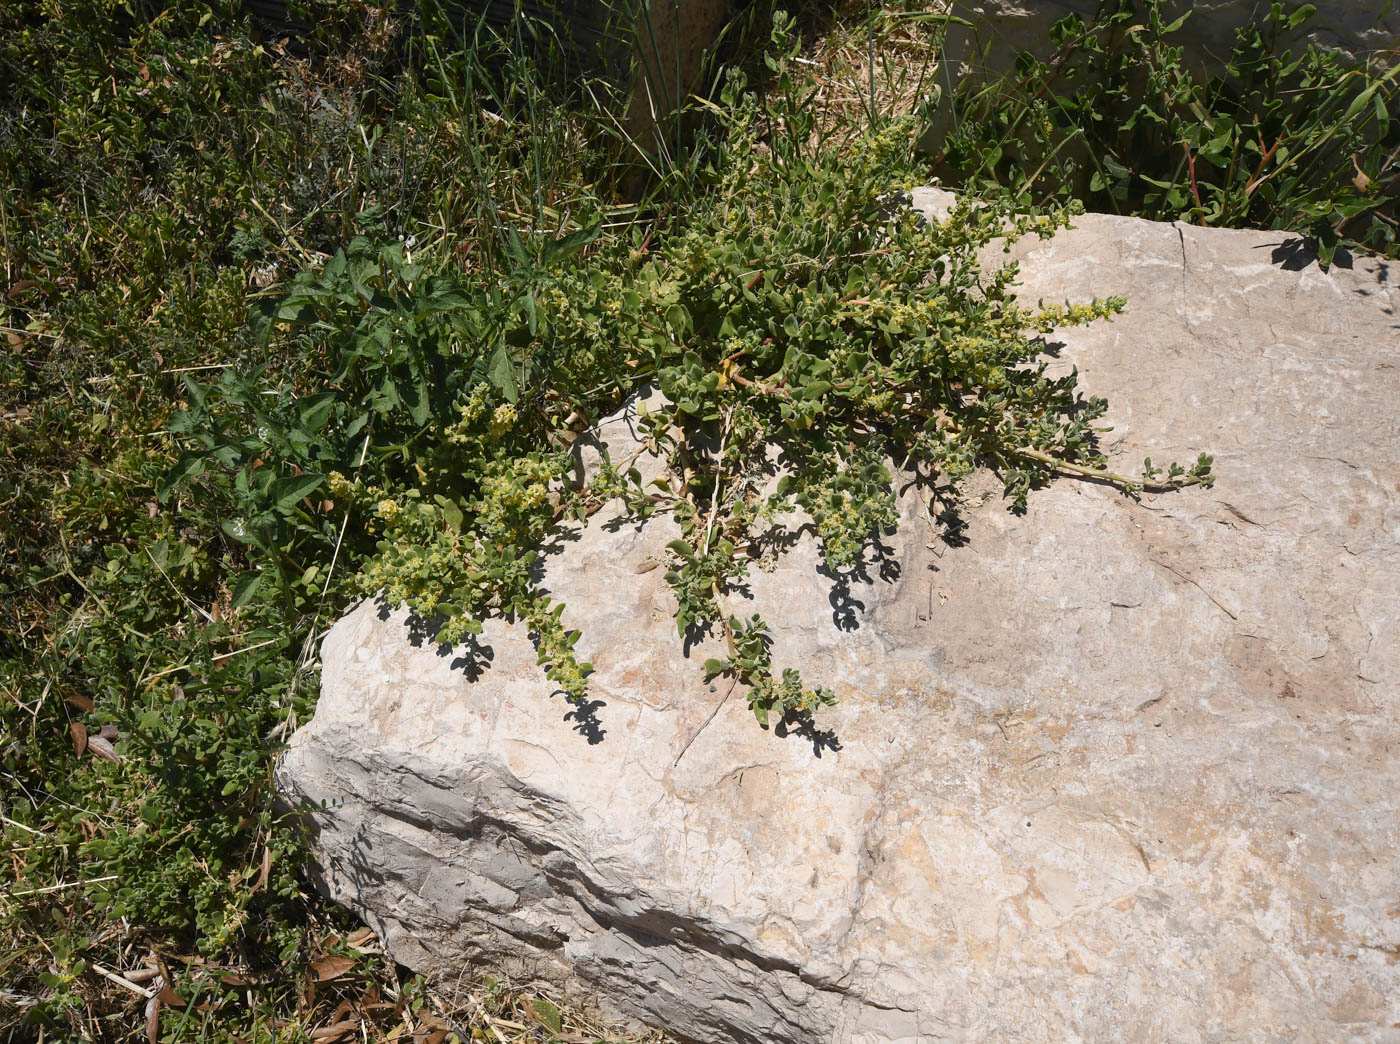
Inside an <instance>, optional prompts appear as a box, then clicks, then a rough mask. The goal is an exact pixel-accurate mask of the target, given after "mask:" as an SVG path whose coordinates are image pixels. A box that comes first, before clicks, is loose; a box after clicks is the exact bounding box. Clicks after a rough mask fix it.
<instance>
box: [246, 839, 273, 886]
mask: <svg viewBox="0 0 1400 1044" xmlns="http://www.w3.org/2000/svg"><path fill="white" fill-rule="evenodd" d="M271 871H272V849H271V847H269V846H267V845H264V846H263V854H262V866H261V867H260V868H259V871H258V879H257V880H256V881H254V882H253V887H252V888H251V889H250V890H249V894H250V895H251V894H252V893H253V892H256V891H257V890H258V889H259V888H261V887H262V886H263V885H265V884H267V875H268V874H269V873H271Z"/></svg>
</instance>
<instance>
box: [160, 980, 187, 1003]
mask: <svg viewBox="0 0 1400 1044" xmlns="http://www.w3.org/2000/svg"><path fill="white" fill-rule="evenodd" d="M156 1000H158V1001H160V1002H161V1003H162V1004H164V1005H166V1006H167V1007H171V1008H183V1007H184V1006H185V1000H184V998H183V997H181V996H180V995H179V994H178V993H176V992H175V988H174V987H173V986H171V985H170V984H169V983H166V985H165V987H164V988H163V989H162V990H161V991H160V992H159V993H157V994H156Z"/></svg>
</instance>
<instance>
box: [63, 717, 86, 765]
mask: <svg viewBox="0 0 1400 1044" xmlns="http://www.w3.org/2000/svg"><path fill="white" fill-rule="evenodd" d="M68 733H69V735H71V736H72V737H73V753H74V754H76V755H78V757H80V758H81V757H82V756H83V751H85V750H87V745H88V734H87V726H86V725H84V724H83V723H82V722H81V721H70V722H69V723H68Z"/></svg>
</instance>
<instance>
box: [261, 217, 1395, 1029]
mask: <svg viewBox="0 0 1400 1044" xmlns="http://www.w3.org/2000/svg"><path fill="white" fill-rule="evenodd" d="M920 198H921V200H922V199H923V197H920ZM1016 249H1017V253H1018V255H1019V256H1022V257H1023V258H1024V262H1025V267H1024V270H1023V274H1024V280H1025V290H1024V293H1023V296H1024V297H1026V298H1029V299H1031V300H1034V299H1036V298H1037V297H1044V298H1046V299H1048V300H1055V301H1059V300H1063V299H1065V298H1069V299H1072V300H1082V299H1085V298H1087V297H1089V296H1092V295H1094V294H1098V295H1107V294H1120V293H1121V294H1124V295H1126V296H1127V298H1128V300H1129V305H1128V309H1127V311H1126V313H1125V314H1124V315H1123V316H1121V317H1120V318H1119V319H1118V320H1116V321H1115V322H1113V323H1111V324H1110V323H1103V324H1098V325H1095V326H1093V327H1090V328H1087V329H1076V330H1070V331H1066V332H1065V333H1064V334H1063V336H1062V340H1063V342H1064V343H1063V346H1062V347H1061V348H1060V349H1059V354H1060V359H1059V365H1063V366H1065V367H1068V366H1069V365H1071V364H1074V365H1077V366H1078V367H1079V369H1080V372H1081V374H1082V384H1083V387H1084V390H1085V392H1086V393H1088V394H1102V395H1105V396H1107V397H1108V398H1109V399H1110V402H1111V403H1112V409H1111V414H1110V421H1111V423H1113V424H1114V426H1115V427H1114V431H1113V432H1112V433H1111V435H1109V436H1107V439H1109V440H1111V441H1109V442H1108V443H1106V448H1107V449H1108V450H1109V452H1110V456H1111V458H1112V460H1113V461H1114V462H1115V463H1117V464H1120V466H1121V467H1122V468H1123V469H1129V468H1133V467H1135V466H1137V465H1138V464H1140V462H1141V460H1142V458H1143V457H1144V456H1148V455H1150V456H1151V457H1152V458H1153V459H1154V461H1157V462H1158V463H1164V462H1166V461H1168V460H1170V459H1173V458H1176V459H1188V460H1189V459H1193V458H1194V456H1195V453H1196V452H1197V451H1198V450H1200V449H1206V450H1210V451H1213V452H1214V454H1215V457H1216V462H1217V466H1216V470H1217V474H1218V476H1219V479H1218V483H1217V485H1216V486H1215V487H1214V488H1213V489H1211V490H1191V491H1185V492H1178V493H1172V494H1166V495H1161V496H1147V497H1144V498H1143V499H1142V501H1141V502H1134V501H1132V500H1131V499H1128V498H1126V497H1124V496H1122V495H1120V494H1119V493H1117V492H1115V491H1114V490H1112V489H1108V488H1104V487H1101V486H1097V485H1094V484H1092V483H1087V482H1082V481H1075V480H1072V479H1065V480H1062V481H1059V482H1057V483H1055V484H1053V485H1052V486H1051V487H1049V488H1047V489H1045V490H1043V491H1041V492H1038V493H1035V494H1033V495H1032V497H1031V500H1030V506H1029V510H1028V512H1027V513H1026V514H1025V515H1024V516H1023V517H1017V516H1014V515H1012V514H1010V513H1009V512H1008V510H1007V507H1006V503H1005V502H1004V501H1003V500H1002V499H1001V498H1000V496H999V495H998V492H997V491H998V489H999V487H998V485H997V483H996V482H995V480H994V479H993V478H992V477H990V476H985V477H984V478H983V479H982V480H981V482H980V485H979V484H977V483H974V485H973V488H972V489H971V490H970V493H969V496H968V498H967V499H966V501H965V502H964V504H963V505H962V508H961V524H960V525H958V526H957V527H956V533H957V535H958V537H959V538H960V539H957V540H955V541H953V544H952V545H950V544H948V543H946V542H945V541H944V540H942V539H941V538H940V537H939V534H941V533H943V532H946V528H945V526H944V525H943V524H941V523H936V522H935V521H934V520H931V519H930V517H929V515H928V514H927V512H926V505H925V503H924V502H923V501H922V500H920V499H919V498H918V497H917V496H914V495H912V494H910V495H907V496H906V498H905V500H904V520H903V523H902V525H901V526H900V528H899V530H898V532H897V534H895V535H894V536H892V537H887V538H886V539H885V541H884V542H885V544H886V546H887V547H888V549H889V550H888V552H887V554H886V555H884V556H883V558H882V559H880V560H879V561H872V563H871V565H870V568H869V569H868V570H867V575H865V576H863V577H858V578H856V579H854V580H852V581H851V582H850V583H849V584H836V583H834V582H833V581H832V580H831V579H829V578H828V577H826V576H824V575H822V574H821V573H820V572H819V570H818V562H819V559H818V554H817V549H816V548H815V547H814V546H813V545H812V543H811V541H810V540H806V539H804V540H803V541H801V542H800V543H799V544H798V546H797V547H796V549H795V550H794V551H793V552H792V553H791V554H790V555H789V556H787V557H786V558H785V559H783V560H782V561H781V562H780V564H779V565H778V567H777V569H776V571H774V572H772V573H764V572H759V571H755V573H754V575H753V578H752V583H751V585H750V590H749V595H750V597H751V603H752V606H754V607H756V608H757V609H759V610H760V611H761V612H762V613H763V614H764V616H765V618H766V619H767V620H768V621H769V622H770V623H771V624H772V625H773V626H774V630H775V638H776V645H775V655H774V662H775V664H777V665H778V666H780V667H781V666H786V665H797V666H800V667H801V668H802V670H803V671H804V673H805V675H806V677H807V678H808V679H810V680H812V681H816V682H822V683H825V684H828V685H830V686H832V687H833V688H835V689H836V691H837V693H838V695H839V696H840V698H841V701H842V702H841V704H840V706H839V707H838V708H836V709H835V710H834V711H832V712H827V713H824V714H823V715H822V716H821V718H820V725H821V726H822V727H823V728H826V729H830V730H832V732H833V733H834V734H835V736H836V737H837V738H838V741H837V743H827V742H823V741H822V740H821V738H820V737H817V738H816V740H815V741H814V739H813V737H805V738H804V737H801V736H796V735H788V736H786V737H782V736H779V735H777V734H775V732H771V731H768V732H765V731H763V730H761V729H760V728H758V726H757V725H756V724H755V722H754V721H753V719H752V717H751V715H750V714H749V712H748V710H747V708H746V707H745V705H744V702H743V700H742V698H741V697H740V696H739V695H738V694H737V693H730V692H729V691H728V683H727V682H726V683H724V684H720V685H718V686H717V687H715V688H711V687H710V686H709V685H707V684H705V683H704V682H703V680H702V678H701V670H700V662H701V660H702V659H703V657H704V656H705V655H707V651H706V650H705V649H703V648H702V649H696V650H692V652H691V657H690V659H688V660H687V659H685V658H683V657H682V655H681V649H680V646H679V643H678V642H677V639H676V637H675V631H674V627H673V624H672V620H671V613H672V609H673V608H674V603H673V602H672V599H671V596H670V594H669V592H668V590H667V587H666V584H665V582H664V579H663V574H664V573H665V569H664V568H654V567H653V565H652V564H653V563H656V562H659V561H662V560H663V559H664V556H665V550H664V548H665V544H666V542H667V540H669V539H671V538H672V536H673V535H674V532H673V530H672V529H671V525H670V523H668V522H666V521H657V522H653V523H651V524H649V525H647V526H645V527H640V528H639V527H637V526H635V525H633V524H630V523H627V522H625V521H622V520H619V519H617V518H616V517H612V516H608V515H605V514H600V515H598V516H595V517H594V518H593V519H592V520H591V522H590V524H589V525H588V527H587V528H586V529H584V530H582V531H581V532H576V533H571V534H565V535H564V536H561V538H560V539H559V541H558V542H557V546H556V547H555V548H553V551H554V553H553V554H552V555H550V556H549V558H548V566H547V575H546V584H547V586H548V587H549V588H550V589H551V590H552V591H554V592H555V593H556V594H557V595H558V596H559V597H560V598H562V599H563V600H564V601H565V602H567V604H568V607H569V608H568V610H567V612H566V614H565V620H566V622H567V623H569V624H571V625H572V626H576V627H579V628H581V629H582V631H583V634H584V637H583V639H582V641H581V643H580V650H581V651H582V653H583V654H584V656H585V657H586V658H588V659H591V660H592V661H593V663H594V664H595V665H596V667H597V673H596V674H595V675H594V678H593V691H594V693H595V694H596V698H597V701H598V702H597V705H596V706H594V707H592V708H591V709H590V713H588V714H583V715H580V714H577V713H571V712H570V708H569V707H568V706H567V705H566V704H565V703H564V702H563V701H562V699H561V698H560V697H558V696H552V695H551V686H550V685H549V684H548V683H547V682H546V681H545V679H544V677H543V674H542V673H541V671H540V669H539V668H537V667H536V666H535V662H534V660H535V656H534V650H533V648H532V647H531V645H530V643H529V641H528V640H527V638H526V636H525V635H524V634H522V633H520V630H519V629H518V628H512V627H509V626H507V625H505V624H502V623H500V622H493V623H488V625H487V627H486V630H485V633H484V635H483V636H482V638H481V643H480V646H479V647H478V648H475V649H463V648H458V649H456V650H452V651H451V652H447V651H444V650H441V649H439V648H436V647H434V646H433V644H432V643H431V642H425V641H424V640H423V639H422V638H421V636H416V637H415V636H414V635H412V634H411V632H410V631H409V629H407V628H406V627H405V622H404V618H403V617H402V615H400V614H397V613H394V614H387V613H385V612H383V611H381V609H380V608H379V607H378V606H376V605H375V604H373V603H367V604H364V605H362V606H360V607H359V608H358V609H356V610H354V611H353V612H351V613H350V614H349V615H347V616H346V617H345V618H344V619H343V620H341V621H340V622H339V623H338V624H337V625H336V626H335V627H334V629H333V630H332V631H331V633H330V635H329V636H328V637H327V638H326V640H325V643H324V646H323V649H322V660H323V664H324V667H323V681H322V695H321V699H320V703H319V706H318V708H317V711H316V715H315V717H314V719H313V720H312V721H311V722H310V724H308V725H307V726H305V727H304V728H303V729H301V730H300V731H299V732H298V733H297V734H296V735H295V737H294V738H293V740H292V742H291V747H290V749H289V750H288V752H287V753H286V755H285V756H284V758H283V760H282V761H281V764H280V767H279V772H278V776H279V780H280V784H281V786H282V788H283V790H284V792H285V793H286V795H287V796H288V797H289V798H291V799H294V800H301V801H306V802H308V803H310V805H311V806H313V808H312V811H311V812H310V814H309V818H310V820H311V822H312V823H313V824H314V828H315V849H314V850H315V857H316V861H317V865H318V867H319V873H320V874H321V875H322V878H323V881H324V886H325V887H326V889H327V890H328V891H329V893H330V894H331V895H332V896H334V897H335V898H337V899H338V900H340V901H342V902H345V903H347V904H349V905H350V906H352V907H353V908H354V909H355V910H357V911H359V912H360V913H361V914H362V915H363V916H364V917H365V918H366V919H367V920H368V922H369V923H370V924H371V925H373V926H374V927H375V928H376V930H377V931H378V932H379V933H380V935H381V936H382V938H383V939H384V940H385V943H386V944H387V947H388V949H389V951H390V952H391V953H392V954H393V955H394V956H395V957H396V958H397V959H398V960H400V961H402V962H403V963H405V964H407V965H409V966H410V967H413V968H416V969H420V970H423V971H425V972H430V973H435V974H439V975H446V976H450V977H453V978H455V977H456V976H457V975H458V974H459V973H460V971H461V969H462V968H463V966H464V965H465V964H467V963H468V962H485V963H486V965H487V966H488V967H489V968H491V969H493V970H496V971H497V973H499V972H500V970H502V969H504V970H505V971H507V972H509V973H510V974H513V975H516V976H521V977H530V976H535V977H538V978H540V979H543V980H546V981H548V982H551V983H554V984H556V985H559V986H561V987H564V988H567V989H570V990H573V991H575V993H576V995H577V996H581V997H584V998H587V999H591V1000H594V1001H598V1002H601V1003H603V1004H605V1005H607V1006H608V1007H610V1008H611V1009H612V1010H614V1011H617V1012H621V1013H624V1014H626V1015H630V1016H633V1017H637V1018H640V1019H643V1020H646V1021H649V1022H652V1023H655V1024H659V1025H663V1026H665V1027H666V1028H668V1029H669V1030H670V1031H671V1032H672V1033H674V1034H677V1035H679V1036H684V1037H688V1038H691V1039H695V1040H701V1041H755V1042H757V1041H763V1042H771V1041H792V1042H799V1041H800V1042H808V1041H834V1042H842V1044H845V1042H875V1041H924V1040H929V1041H932V1040H961V1039H966V1040H1022V1041H1056V1042H1058V1041H1066V1040H1137V1041H1172V1042H1183V1041H1207V1040H1210V1041H1218V1040H1263V1039H1274V1038H1275V1037H1276V1036H1277V1037H1280V1038H1286V1039H1290V1040H1339V1039H1358V1040H1396V1039H1400V963H1397V962H1398V961H1400V906H1397V898H1396V897H1397V895H1400V816H1398V815H1397V804H1400V721H1398V720H1397V718H1398V717H1400V544H1398V543H1397V541H1398V540H1400V409H1397V405H1398V404H1400V350H1397V349H1400V270H1397V268H1396V267H1395V266H1393V265H1387V264H1382V263H1378V262H1375V261H1372V260H1362V259H1359V258H1358V259H1348V258H1345V257H1343V258H1342V259H1341V261H1340V263H1339V264H1337V265H1336V266H1334V267H1333V268H1332V270H1331V271H1329V272H1327V273H1323V272H1321V271H1319V269H1318V268H1317V266H1316V265H1315V264H1313V263H1311V262H1310V261H1309V259H1308V257H1307V255H1306V253H1305V252H1303V251H1302V250H1301V248H1300V245H1299V243H1298V242H1297V240H1295V239H1291V238H1289V237H1285V236H1283V235H1281V234H1274V233H1268V232H1247V231H1225V230H1209V229H1200V228H1195V227H1189V226H1185V225H1173V224H1157V223H1151V222H1146V221H1141V220H1137V219H1132V218H1115V217H1106V216H1086V217H1083V218H1080V219H1078V227H1077V228H1076V229H1074V230H1072V231H1067V232H1063V233H1061V234H1059V235H1057V236H1056V237H1055V238H1054V239H1053V240H1051V241H1048V242H1044V243H1042V242H1030V243H1023V244H1021V245H1019V246H1018V247H1017V248H1016ZM627 426H628V418H627V416H626V415H623V416H621V417H618V418H615V419H614V420H613V421H611V422H610V423H609V424H608V425H606V426H605V427H604V429H603V431H602V437H603V438H604V439H605V440H606V441H608V442H609V444H610V445H612V446H613V447H615V448H621V447H623V446H625V445H626V444H627V442H628V439H629V433H628V430H627ZM954 545H956V546H954ZM734 606H735V608H736V609H743V610H746V611H747V610H748V609H749V608H750V605H749V602H748V601H746V600H745V599H744V598H739V597H736V598H735V599H734ZM838 745H839V749H833V748H834V747H836V746H838ZM323 802H324V803H325V804H324V807H321V803H323Z"/></svg>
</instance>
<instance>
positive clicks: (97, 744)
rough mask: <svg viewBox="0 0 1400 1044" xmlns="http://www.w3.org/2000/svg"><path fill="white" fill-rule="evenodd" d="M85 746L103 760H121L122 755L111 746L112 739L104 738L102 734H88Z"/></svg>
mask: <svg viewBox="0 0 1400 1044" xmlns="http://www.w3.org/2000/svg"><path fill="white" fill-rule="evenodd" d="M87 748H88V750H90V751H92V753H93V754H95V755H96V756H97V757H99V758H101V759H102V760H103V761H121V760H122V756H121V755H120V754H118V753H117V748H116V747H114V746H112V741H111V740H108V739H104V738H103V737H102V736H89V737H88V740H87Z"/></svg>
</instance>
